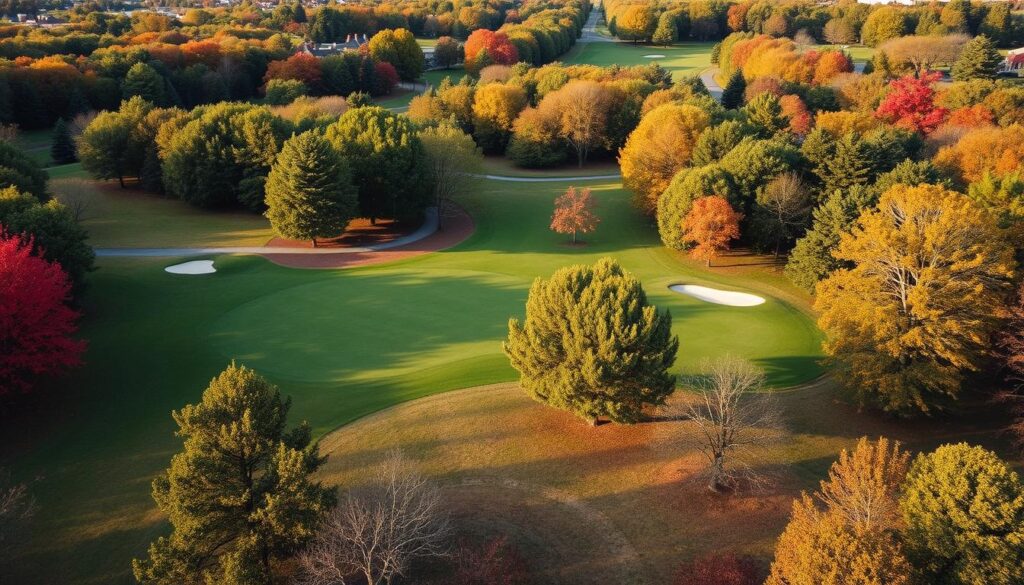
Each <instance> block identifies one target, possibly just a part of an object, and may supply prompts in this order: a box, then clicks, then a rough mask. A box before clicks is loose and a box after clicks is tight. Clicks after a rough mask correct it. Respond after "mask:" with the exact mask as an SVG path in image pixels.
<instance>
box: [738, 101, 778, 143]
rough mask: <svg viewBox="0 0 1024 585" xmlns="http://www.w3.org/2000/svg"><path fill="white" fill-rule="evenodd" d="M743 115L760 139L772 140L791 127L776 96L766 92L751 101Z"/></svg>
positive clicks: (744, 109)
mask: <svg viewBox="0 0 1024 585" xmlns="http://www.w3.org/2000/svg"><path fill="white" fill-rule="evenodd" d="M743 114H744V116H745V117H746V121H747V124H749V125H750V127H751V128H752V129H753V130H754V135H755V136H757V137H758V138H771V137H773V136H776V135H778V134H782V133H783V132H784V131H785V130H786V128H787V127H788V126H789V119H788V118H787V117H786V116H784V115H783V114H782V106H780V105H779V98H777V97H775V94H772V93H769V92H764V93H762V94H759V95H758V96H757V97H755V98H754V99H753V100H751V101H750V103H748V104H747V105H746V106H745V107H744V108H743Z"/></svg>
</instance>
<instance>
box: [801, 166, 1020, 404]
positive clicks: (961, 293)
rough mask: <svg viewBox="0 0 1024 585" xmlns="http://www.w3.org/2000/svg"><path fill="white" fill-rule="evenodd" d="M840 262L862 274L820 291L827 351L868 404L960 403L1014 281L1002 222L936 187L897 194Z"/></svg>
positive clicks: (858, 232) (865, 218) (862, 223)
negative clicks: (965, 380) (964, 380)
mask: <svg viewBox="0 0 1024 585" xmlns="http://www.w3.org/2000/svg"><path fill="white" fill-rule="evenodd" d="M833 255H834V256H835V257H836V258H837V259H839V260H843V261H846V262H849V263H851V264H852V265H853V268H850V269H842V270H838V271H836V272H835V273H833V274H832V276H830V277H829V278H827V279H826V280H823V281H822V282H820V283H819V284H818V288H817V298H816V301H815V308H816V310H817V311H818V312H819V314H820V317H819V320H818V325H819V326H820V327H821V329H822V330H823V331H824V332H825V333H826V335H827V337H828V339H827V341H826V342H825V345H824V349H825V352H826V353H827V354H828V355H829V356H830V358H831V360H832V362H833V363H834V364H835V365H836V366H838V367H839V369H840V371H841V372H842V375H841V376H840V378H841V379H842V380H844V381H845V383H847V384H848V385H849V386H850V387H851V388H852V389H853V390H855V392H856V393H857V395H858V397H859V398H860V400H861V402H862V403H867V404H874V405H877V406H879V407H881V408H883V409H885V410H887V411H895V412H903V413H908V412H913V411H924V412H927V411H928V410H930V409H931V408H932V407H934V406H935V405H936V404H935V399H936V398H938V397H955V396H956V394H957V393H958V391H959V388H960V379H961V374H962V372H964V371H971V370H976V369H977V368H978V367H979V363H980V360H981V358H982V357H983V356H984V355H986V353H987V352H988V351H989V345H990V343H989V342H990V336H991V334H992V332H993V328H994V326H995V325H996V323H997V319H998V316H999V314H1000V313H1001V312H1002V310H1003V297H1004V296H1005V293H1006V291H1007V287H1008V286H1009V282H1010V278H1011V277H1012V276H1013V272H1014V268H1015V263H1014V259H1013V248H1012V247H1011V246H1010V245H1009V244H1008V242H1007V241H1006V240H1005V236H1004V235H1003V233H1001V232H1000V230H999V228H998V226H997V222H996V219H995V218H994V217H993V216H992V215H991V214H990V213H989V212H987V211H985V210H984V209H982V208H981V207H980V206H978V205H977V204H976V203H975V202H973V201H972V200H971V199H969V198H968V197H966V196H964V195H961V194H959V193H956V192H954V191H949V190H946V189H943V188H942V187H938V186H935V185H920V186H917V187H907V186H905V185H896V186H895V187H893V188H892V189H890V190H889V191H887V192H886V193H885V194H883V195H882V197H881V199H880V200H879V202H878V206H877V207H876V208H874V209H871V210H867V211H865V212H864V213H863V214H862V215H861V217H860V219H859V222H858V225H857V227H855V228H854V229H853V230H852V231H851V232H850V233H848V234H845V235H844V236H843V237H842V240H841V241H840V243H839V246H838V249H837V250H836V251H835V252H834V253H833Z"/></svg>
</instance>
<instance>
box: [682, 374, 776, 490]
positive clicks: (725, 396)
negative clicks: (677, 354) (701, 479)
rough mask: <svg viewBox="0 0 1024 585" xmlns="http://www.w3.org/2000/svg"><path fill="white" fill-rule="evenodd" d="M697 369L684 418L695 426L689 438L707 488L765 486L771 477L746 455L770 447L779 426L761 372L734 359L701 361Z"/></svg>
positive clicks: (772, 398) (774, 404)
mask: <svg viewBox="0 0 1024 585" xmlns="http://www.w3.org/2000/svg"><path fill="white" fill-rule="evenodd" d="M701 370H702V372H703V374H702V376H701V377H700V379H699V381H698V382H697V384H695V386H696V388H695V390H696V391H697V400H695V401H692V402H690V403H689V405H688V406H687V410H686V417H687V418H689V419H690V421H692V422H693V423H694V424H695V425H696V427H697V432H696V434H695V436H694V437H693V440H694V442H695V443H696V446H697V448H698V449H700V451H701V453H703V454H704V457H705V458H706V459H707V468H706V474H707V476H708V487H709V488H710V489H711V490H712V491H714V492H721V491H724V490H736V489H739V488H742V487H751V488H755V489H756V488H762V487H765V486H766V485H767V484H768V483H769V481H770V477H769V476H768V475H767V474H766V473H764V472H762V471H760V470H758V469H757V468H756V467H755V466H754V465H752V461H751V455H753V453H754V452H755V451H757V450H760V449H764V448H765V447H767V446H769V445H770V444H772V443H774V442H775V441H776V440H777V437H778V434H779V431H780V430H781V428H782V424H781V412H780V410H779V407H778V403H777V401H776V400H775V397H774V395H773V394H770V393H766V392H762V390H763V389H764V384H765V377H764V372H762V371H761V370H760V369H758V368H757V367H755V366H754V365H753V364H751V363H750V362H748V361H746V360H744V359H741V358H738V357H733V356H725V357H722V358H718V359H716V360H714V361H705V362H704V363H703V364H702V367H701Z"/></svg>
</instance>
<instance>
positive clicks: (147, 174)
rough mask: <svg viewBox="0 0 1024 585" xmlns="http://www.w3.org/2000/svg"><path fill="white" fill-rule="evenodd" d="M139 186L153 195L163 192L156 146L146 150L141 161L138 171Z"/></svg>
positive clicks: (161, 172) (161, 173)
mask: <svg viewBox="0 0 1024 585" xmlns="http://www.w3.org/2000/svg"><path fill="white" fill-rule="evenodd" d="M139 186H140V187H142V188H143V189H145V190H146V191H150V192H153V193H163V192H164V180H163V171H162V170H161V169H160V156H159V154H157V147H156V145H152V146H149V147H147V148H146V156H145V158H143V159H142V169H141V170H140V171H139Z"/></svg>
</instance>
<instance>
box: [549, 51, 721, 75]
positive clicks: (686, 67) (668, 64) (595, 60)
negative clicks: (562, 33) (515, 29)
mask: <svg viewBox="0 0 1024 585" xmlns="http://www.w3.org/2000/svg"><path fill="white" fill-rule="evenodd" d="M713 46H714V44H713V43H679V44H676V45H672V46H671V47H659V46H655V45H634V44H631V43H579V44H577V45H576V46H575V47H573V48H572V50H570V51H569V53H568V54H567V55H566V56H565V57H564V58H563V59H562V61H563V62H564V63H567V64H573V65H576V64H591V65H600V66H602V67H607V66H609V65H622V66H628V65H648V64H650V63H657V64H659V65H661V66H662V67H664V68H665V69H668V70H669V71H671V72H672V75H673V76H674V77H675V78H676V79H679V78H681V77H684V76H686V75H696V74H698V73H700V72H701V71H703V70H704V69H707V68H708V67H710V66H711V48H712V47H713ZM647 55H665V57H664V58H647Z"/></svg>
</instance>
